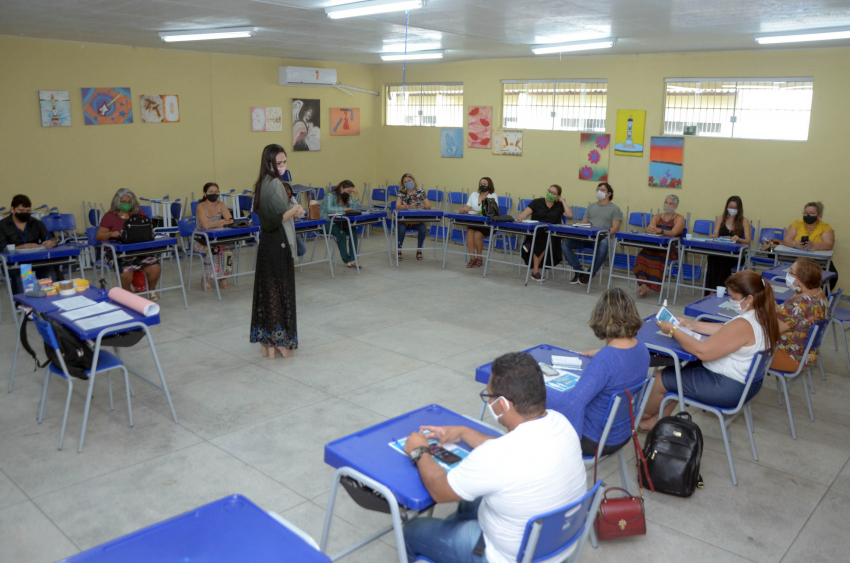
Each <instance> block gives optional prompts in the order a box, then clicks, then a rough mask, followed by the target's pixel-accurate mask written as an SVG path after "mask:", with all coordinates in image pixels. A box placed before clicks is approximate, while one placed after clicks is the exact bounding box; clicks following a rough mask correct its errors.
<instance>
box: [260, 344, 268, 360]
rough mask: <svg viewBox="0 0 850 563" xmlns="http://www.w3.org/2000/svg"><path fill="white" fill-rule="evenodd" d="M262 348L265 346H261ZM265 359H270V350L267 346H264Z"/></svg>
mask: <svg viewBox="0 0 850 563" xmlns="http://www.w3.org/2000/svg"><path fill="white" fill-rule="evenodd" d="M260 346H263V345H262V344H260ZM263 357H264V358H268V357H269V349H268V348H266V347H265V346H263Z"/></svg>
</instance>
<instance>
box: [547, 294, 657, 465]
mask: <svg viewBox="0 0 850 563" xmlns="http://www.w3.org/2000/svg"><path fill="white" fill-rule="evenodd" d="M589 324H590V328H591V329H592V330H593V334H594V335H595V336H596V338H599V339H600V340H604V341H605V346H604V347H603V348H601V349H599V350H593V351H590V352H584V353H583V355H585V356H590V357H592V358H593V359H592V360H591V361H590V364H588V366H587V368H585V369H584V370H583V371H582V373H581V378H580V379H579V380H578V383H576V385H575V387H573V388H572V389H571V390H570V391H569V392H568V393H547V396H546V408H548V409H553V410H556V411H558V412H560V413H561V414H563V415H564V416H565V417H567V420H569V421H570V424H572V425H573V428H575V431H576V433H577V434H578V435H579V436H580V437H581V453H582V455H586V456H592V455H594V454H595V453H596V447H597V445H598V444H599V440H600V439H601V438H602V430H603V428H604V427H605V414H606V413H607V412H608V403H609V401H610V400H611V397H612V396H613V395H616V394H617V393H619V392H621V391H622V390H623V389H626V388H627V387H634V386H635V385H638V384H640V383H641V382H643V381H645V380H646V373H647V371H648V370H649V350H647V348H646V345H645V344H644V343H643V342H641V341H640V340H638V338H637V333H638V331H639V330H640V328H641V327H642V326H643V320H642V319H641V318H640V315H639V314H638V311H637V307H635V302H634V300H632V298H631V296H629V295H628V294H627V293H626V292H625V291H623V290H622V289H619V288H615V289H609V290H608V291H606V292H605V293H603V294H602V295H601V296H600V297H599V301H597V302H596V307H595V308H594V309H593V313H591V315H590V323H589ZM630 438H631V429H630V428H626V427H623V428H618V429H612V430H611V433H610V434H609V435H608V439H607V443H606V444H605V447H604V448H603V449H602V451H601V452H599V455H610V454H612V453H614V452H616V451H617V450H619V449H620V448H622V447H623V446H624V445H625V444H626V443H627V442H628V441H629V439H630Z"/></svg>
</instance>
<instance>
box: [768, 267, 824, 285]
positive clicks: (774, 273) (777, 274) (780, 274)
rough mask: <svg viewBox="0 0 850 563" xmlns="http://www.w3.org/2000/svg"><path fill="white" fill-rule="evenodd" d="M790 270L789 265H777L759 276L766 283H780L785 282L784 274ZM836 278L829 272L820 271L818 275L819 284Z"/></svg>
mask: <svg viewBox="0 0 850 563" xmlns="http://www.w3.org/2000/svg"><path fill="white" fill-rule="evenodd" d="M790 268H791V264H779V265H777V266H774V267H773V268H770V269H769V270H765V271H763V272H762V273H761V276H762V277H763V278H764V279H766V280H768V281H775V280H777V279H779V280H780V281H784V280H785V274H787V273H788V270H789V269H790ZM836 277H838V274H836V273H835V272H830V271H829V270H822V271H821V274H820V278H821V283H824V282H826V281H827V280H831V279H833V278H836Z"/></svg>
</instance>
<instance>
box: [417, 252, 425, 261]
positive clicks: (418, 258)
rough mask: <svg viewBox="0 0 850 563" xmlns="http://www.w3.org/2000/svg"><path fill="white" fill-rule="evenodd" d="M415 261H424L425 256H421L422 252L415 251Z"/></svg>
mask: <svg viewBox="0 0 850 563" xmlns="http://www.w3.org/2000/svg"><path fill="white" fill-rule="evenodd" d="M416 259H417V260H425V256H423V255H422V251H421V250H417V251H416Z"/></svg>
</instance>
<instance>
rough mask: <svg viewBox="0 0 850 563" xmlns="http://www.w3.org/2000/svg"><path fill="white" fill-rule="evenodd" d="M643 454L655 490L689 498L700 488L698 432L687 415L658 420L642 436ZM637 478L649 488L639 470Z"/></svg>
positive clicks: (688, 414) (685, 413)
mask: <svg viewBox="0 0 850 563" xmlns="http://www.w3.org/2000/svg"><path fill="white" fill-rule="evenodd" d="M643 455H644V456H646V464H647V470H648V471H649V477H650V478H651V479H652V484H653V485H655V490H656V491H659V492H662V493H667V494H668V495H675V496H677V497H689V496H691V495H692V494H693V493H694V489H696V488H700V489H701V488H702V487H703V481H702V476H701V475H700V474H699V463H700V459H701V458H702V432H701V431H700V429H699V426H697V425H696V423H695V422H693V420H692V419H691V415H690V413H687V412H680V413H678V414H676V415H674V416H666V417H664V418H662V419H661V420H659V421H658V424H656V425H655V427H654V428H653V429H652V430H651V431H650V432H649V434H648V435H647V437H646V442H644V446H643ZM638 479H639V480H640V482H641V484H642V485H643V486H644V487H648V486H649V484H648V482H647V480H646V477H645V475H644V469H643V468H642V467H638Z"/></svg>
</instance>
